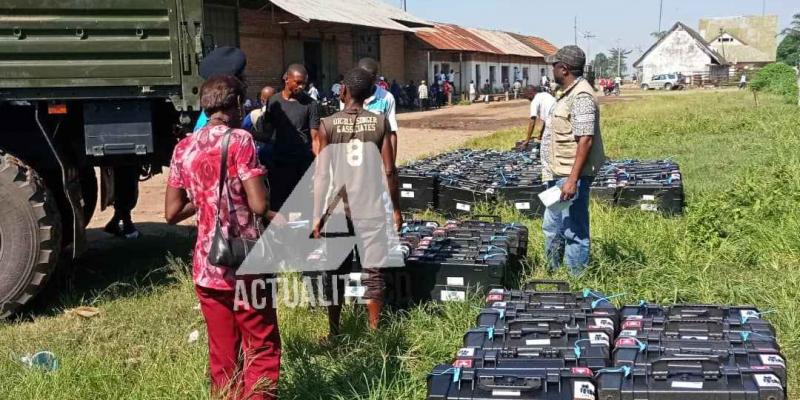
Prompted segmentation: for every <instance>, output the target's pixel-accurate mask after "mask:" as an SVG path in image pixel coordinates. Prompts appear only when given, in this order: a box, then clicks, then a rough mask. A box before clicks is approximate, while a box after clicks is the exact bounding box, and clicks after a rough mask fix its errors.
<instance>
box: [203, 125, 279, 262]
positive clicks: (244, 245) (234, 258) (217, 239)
mask: <svg viewBox="0 0 800 400" xmlns="http://www.w3.org/2000/svg"><path fill="white" fill-rule="evenodd" d="M230 137H231V129H228V131H227V132H225V136H224V137H223V139H222V153H221V156H220V158H221V159H222V162H221V165H220V172H219V197H218V199H217V215H216V217H215V218H214V220H215V221H214V223H215V227H214V238H213V239H212V240H211V249H209V251H208V262H209V263H211V265H215V266H217V267H227V268H232V269H238V268H239V267H240V266H241V265H242V263H243V262H244V260H245V258H247V255H248V254H250V252H251V251H259V254H260V256H263V259H264V260H265V261H267V260H266V259H267V257H269V256H270V255H271V251H269V247H268V246H267V245H266V243H263V242H264V241H263V240H252V239H245V238H241V237H236V236H234V235H233V234H232V233H231V232H230V228H229V229H228V232H227V235H225V234H223V228H222V222H221V221H220V218H219V217H220V213H221V212H222V191H223V188H225V189H226V190H225V193H226V195H227V196H226V197H227V199H228V213H229V214H230V213H231V212H232V210H231V209H232V208H233V201H232V199H231V192H230V188H229V187H228V182H227V179H228V145H229V143H230ZM252 217H253V223H254V224H255V226H256V228H257V229H258V231H259V232H258V233H259V236H261V229H260V225H259V221H258V218H257V217H256V216H255V215H253V216H252Z"/></svg>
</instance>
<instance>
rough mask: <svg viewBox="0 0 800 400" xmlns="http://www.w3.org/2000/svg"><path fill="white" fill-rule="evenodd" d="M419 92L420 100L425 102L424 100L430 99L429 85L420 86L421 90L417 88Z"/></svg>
mask: <svg viewBox="0 0 800 400" xmlns="http://www.w3.org/2000/svg"><path fill="white" fill-rule="evenodd" d="M417 91H418V92H419V98H420V99H423V100H424V99H427V98H428V85H419V88H417Z"/></svg>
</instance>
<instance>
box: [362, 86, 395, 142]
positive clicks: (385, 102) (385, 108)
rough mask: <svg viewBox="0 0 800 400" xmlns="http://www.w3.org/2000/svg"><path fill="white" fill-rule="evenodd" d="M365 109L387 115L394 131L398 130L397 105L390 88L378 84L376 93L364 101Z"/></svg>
mask: <svg viewBox="0 0 800 400" xmlns="http://www.w3.org/2000/svg"><path fill="white" fill-rule="evenodd" d="M364 109H365V110H367V111H369V112H371V113H373V114H378V115H383V116H385V117H386V120H388V121H389V127H390V128H391V129H392V132H397V115H396V114H397V106H396V104H395V99H394V95H392V94H391V93H390V92H389V91H388V90H386V89H384V88H382V87H380V86H377V87H376V89H375V94H373V95H372V97H370V98H368V99H367V100H365V101H364Z"/></svg>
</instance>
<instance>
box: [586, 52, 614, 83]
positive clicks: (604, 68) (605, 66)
mask: <svg viewBox="0 0 800 400" xmlns="http://www.w3.org/2000/svg"><path fill="white" fill-rule="evenodd" d="M611 64H612V62H611V60H610V59H609V58H608V56H606V54H605V53H597V55H596V56H594V62H593V63H592V66H594V73H595V75H596V76H597V77H599V78H607V77H609V76H611V75H612V68H611ZM613 70H614V71H616V64H615V66H614V68H613Z"/></svg>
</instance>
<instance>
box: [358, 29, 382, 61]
mask: <svg viewBox="0 0 800 400" xmlns="http://www.w3.org/2000/svg"><path fill="white" fill-rule="evenodd" d="M353 41H354V46H353V56H354V58H355V60H360V59H362V58H365V57H369V58H372V59H374V60H376V61H380V60H381V39H380V35H379V34H378V33H377V32H376V31H358V32H357V33H355V34H354V35H353Z"/></svg>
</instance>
